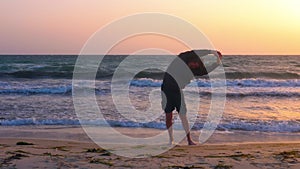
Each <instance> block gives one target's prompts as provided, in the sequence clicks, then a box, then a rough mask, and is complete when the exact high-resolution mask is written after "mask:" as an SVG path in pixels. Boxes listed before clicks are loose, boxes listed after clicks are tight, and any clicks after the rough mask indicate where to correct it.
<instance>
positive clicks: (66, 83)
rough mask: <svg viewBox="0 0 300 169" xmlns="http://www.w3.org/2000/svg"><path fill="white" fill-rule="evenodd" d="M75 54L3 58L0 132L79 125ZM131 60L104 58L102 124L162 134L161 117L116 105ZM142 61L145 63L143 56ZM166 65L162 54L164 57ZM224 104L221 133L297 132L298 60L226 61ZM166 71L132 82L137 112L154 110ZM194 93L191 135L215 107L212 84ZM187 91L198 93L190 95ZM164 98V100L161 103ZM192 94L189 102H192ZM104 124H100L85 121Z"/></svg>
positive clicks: (205, 82)
mask: <svg viewBox="0 0 300 169" xmlns="http://www.w3.org/2000/svg"><path fill="white" fill-rule="evenodd" d="M77 57H78V56H75V55H1V56H0V126H21V127H22V126H58V125H59V126H66V127H68V126H70V127H72V126H80V124H81V123H80V121H79V120H78V117H77V115H76V111H75V109H74V104H73V99H72V77H73V71H74V65H75V63H76V60H77ZM126 57H127V56H123V55H110V56H105V57H104V59H103V61H102V62H101V64H100V66H99V68H98V72H97V76H96V79H95V88H94V90H95V93H96V97H97V102H98V105H99V106H100V107H101V110H102V112H103V114H105V120H106V121H108V122H109V124H110V125H111V126H113V127H132V128H153V129H165V119H164V114H163V110H162V109H161V106H160V105H156V106H155V108H154V109H153V111H155V112H153V113H154V114H156V113H161V116H160V117H159V118H155V119H153V120H152V121H151V122H148V123H140V122H138V121H134V120H132V118H130V119H128V118H126V117H124V116H122V115H121V114H120V113H118V110H117V109H116V106H115V105H114V104H122V103H113V102H112V99H111V95H112V93H111V80H112V77H113V75H114V72H115V71H116V69H117V68H118V66H119V64H120V63H121V62H122V61H123V60H124V59H125V58H126ZM139 57H140V58H143V57H148V56H147V55H141V56H139ZM161 59H162V60H163V59H164V56H161ZM222 63H223V67H224V71H225V75H226V103H225V107H224V111H223V115H222V119H221V121H220V123H219V124H218V127H217V131H228V132H235V131H252V132H270V133H300V56H288V55H281V56H277V55H276V56H267V55H264V56H249V55H247V56H244V55H235V56H230V55H225V56H224V57H223V60H222ZM162 77H163V72H162V71H158V70H153V69H147V70H144V71H143V72H140V73H139V74H137V75H136V76H135V78H134V79H132V80H131V82H130V87H129V97H130V100H131V103H132V105H133V106H134V107H135V108H136V109H138V110H140V111H143V110H147V109H148V108H149V106H151V104H150V102H149V93H150V92H151V91H152V90H157V91H158V90H160V86H161V84H162ZM190 86H191V88H193V87H195V88H197V89H198V90H199V97H200V98H201V99H202V102H201V104H202V105H201V106H202V108H201V109H200V111H199V112H198V115H199V116H198V119H197V121H196V122H195V124H194V125H193V130H200V129H201V128H202V127H203V124H204V123H205V119H206V116H207V114H208V111H209V107H210V103H211V102H210V98H211V97H210V95H211V93H210V91H211V90H210V88H211V84H210V80H209V79H208V78H207V77H199V78H196V79H194V80H193V81H192V83H191V84H190ZM190 92H193V90H191V91H190ZM158 99H161V98H158ZM189 99H190V98H189V96H186V100H187V101H186V103H187V104H189V102H188V100H189ZM83 123H84V124H89V125H96V126H97V125H102V122H101V120H100V119H97V118H95V119H90V120H86V121H83Z"/></svg>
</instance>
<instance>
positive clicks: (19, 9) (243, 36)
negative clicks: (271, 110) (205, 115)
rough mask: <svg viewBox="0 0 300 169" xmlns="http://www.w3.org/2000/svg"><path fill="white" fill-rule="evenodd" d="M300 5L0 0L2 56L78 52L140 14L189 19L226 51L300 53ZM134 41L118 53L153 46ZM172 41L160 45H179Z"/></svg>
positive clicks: (280, 1) (231, 0)
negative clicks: (122, 19)
mask: <svg viewBox="0 0 300 169" xmlns="http://www.w3.org/2000/svg"><path fill="white" fill-rule="evenodd" d="M299 7H300V1H298V0H243V1H241V0H210V1H207V0H185V1H174V0H164V1H161V0H160V1H159V0H109V1H104V0H60V1H53V0H43V1H38V0H26V1H23V0H13V1H12V0H1V1H0V22H1V28H0V54H78V53H79V52H80V50H81V48H82V47H83V45H84V43H85V42H86V41H87V39H88V38H89V37H90V36H91V35H92V34H93V33H94V32H95V31H97V30H98V29H99V28H101V27H102V26H103V25H105V24H108V23H110V22H111V21H113V20H115V19H118V18H120V17H123V16H127V15H130V14H135V13H141V12H162V13H166V14H171V15H175V16H178V17H180V18H182V19H185V20H186V21H188V22H190V23H191V24H193V25H195V26H196V27H197V28H198V29H199V30H201V31H202V32H203V33H204V34H205V35H206V36H207V37H208V38H209V39H210V41H211V42H212V43H213V45H214V46H215V47H216V48H217V49H219V50H221V51H222V52H223V53H224V54H300V45H299V44H300V10H299ZM135 40H136V42H134V41H133V42H131V43H127V44H130V45H127V46H126V45H123V47H119V48H115V49H114V52H115V53H126V52H132V50H133V49H135V48H136V47H135V45H137V46H138V45H140V44H141V41H143V45H144V46H145V47H147V45H148V47H151V46H152V44H151V37H150V38H149V36H146V37H145V39H143V38H141V37H139V38H135ZM155 40H156V38H155V37H154V38H153V41H155ZM156 41H157V40H156ZM168 41H170V40H166V41H161V44H162V45H161V46H159V47H161V48H167V49H169V47H170V46H166V44H169V45H171V46H172V47H170V50H172V48H173V49H176V48H177V46H176V45H178V42H168ZM146 42H147V43H146ZM162 42H166V44H163V43H162ZM167 42H168V43H167ZM152 43H153V42H152ZM173 52H177V51H173Z"/></svg>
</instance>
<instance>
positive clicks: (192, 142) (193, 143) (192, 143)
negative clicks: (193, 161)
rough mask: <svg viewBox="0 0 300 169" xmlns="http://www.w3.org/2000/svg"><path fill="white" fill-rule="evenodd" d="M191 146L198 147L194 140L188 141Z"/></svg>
mask: <svg viewBox="0 0 300 169" xmlns="http://www.w3.org/2000/svg"><path fill="white" fill-rule="evenodd" d="M188 144H189V146H194V145H197V144H196V143H195V142H194V141H193V140H190V141H188Z"/></svg>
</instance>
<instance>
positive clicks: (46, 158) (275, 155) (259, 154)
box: [0, 127, 300, 169]
mask: <svg viewBox="0 0 300 169" xmlns="http://www.w3.org/2000/svg"><path fill="white" fill-rule="evenodd" d="M121 131H122V132H126V131H127V132H129V131H138V129H125V128H123V129H121ZM144 131H145V130H144ZM144 131H143V132H144ZM66 132H68V134H66ZM147 132H148V133H154V132H157V131H154V130H149V131H147ZM1 133H2V135H1V137H0V149H1V151H0V168H22V169H23V168H243V169H246V168H251V169H252V168H299V167H300V151H299V150H300V143H299V142H297V141H289V142H287V141H283V140H284V139H282V140H281V141H276V142H239V143H238V142H227V143H226V142H216V141H213V139H216V140H221V139H226V136H225V135H223V136H222V134H215V135H214V137H213V138H212V140H211V139H210V141H208V143H205V144H199V145H197V146H186V143H185V142H182V143H180V144H179V145H176V146H175V147H174V148H172V149H171V150H169V151H167V152H164V153H163V154H160V155H157V156H149V157H146V158H127V157H122V156H118V155H115V154H114V153H111V152H110V151H107V150H104V149H102V148H101V147H99V146H98V145H96V144H95V143H93V142H92V141H91V140H89V139H88V137H86V136H84V133H83V132H82V130H81V129H80V128H59V127H56V128H48V129H41V128H38V127H35V129H32V128H31V129H30V128H29V127H28V128H27V129H26V128H23V129H22V128H21V127H1ZM9 133H11V134H9ZM33 133H35V134H33ZM55 133H56V134H55ZM132 133H135V134H138V132H132ZM28 134H30V135H28ZM192 134H193V137H195V136H196V134H197V133H195V132H193V133H192ZM26 135H27V136H28V137H26ZM63 135H64V136H65V137H62V136H63ZM29 136H30V137H29ZM240 136H241V135H240ZM34 137H35V138H34ZM238 137H239V136H238ZM276 137H278V136H276ZM236 138H237V137H236ZM213 142H214V143H213ZM137 148H138V147H137Z"/></svg>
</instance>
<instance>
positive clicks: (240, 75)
mask: <svg viewBox="0 0 300 169" xmlns="http://www.w3.org/2000/svg"><path fill="white" fill-rule="evenodd" d="M225 74H226V78H227V79H249V78H267V79H299V78H300V75H299V74H298V73H293V72H279V73H275V72H225Z"/></svg>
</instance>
